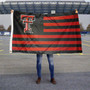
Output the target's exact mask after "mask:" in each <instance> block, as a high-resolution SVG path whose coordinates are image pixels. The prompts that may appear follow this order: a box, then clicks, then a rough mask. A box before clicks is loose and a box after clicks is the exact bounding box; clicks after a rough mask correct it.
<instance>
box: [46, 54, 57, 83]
mask: <svg viewBox="0 0 90 90" xmlns="http://www.w3.org/2000/svg"><path fill="white" fill-rule="evenodd" d="M47 58H48V63H49V70H50V76H51V83H53V84H56V81H55V79H54V62H53V54H47Z"/></svg>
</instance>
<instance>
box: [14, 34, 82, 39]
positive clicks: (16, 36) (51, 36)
mask: <svg viewBox="0 0 90 90" xmlns="http://www.w3.org/2000/svg"><path fill="white" fill-rule="evenodd" d="M13 38H81V35H19V34H14V35H13Z"/></svg>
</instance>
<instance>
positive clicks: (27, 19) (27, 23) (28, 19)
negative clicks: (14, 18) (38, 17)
mask: <svg viewBox="0 0 90 90" xmlns="http://www.w3.org/2000/svg"><path fill="white" fill-rule="evenodd" d="M21 20H22V21H23V23H24V24H25V28H24V33H26V32H28V33H33V32H32V28H31V24H33V22H34V21H35V16H34V15H21Z"/></svg>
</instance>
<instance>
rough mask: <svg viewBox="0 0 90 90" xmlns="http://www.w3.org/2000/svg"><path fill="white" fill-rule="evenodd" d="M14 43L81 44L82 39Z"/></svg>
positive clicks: (15, 42)
mask: <svg viewBox="0 0 90 90" xmlns="http://www.w3.org/2000/svg"><path fill="white" fill-rule="evenodd" d="M12 43H13V44H81V41H12Z"/></svg>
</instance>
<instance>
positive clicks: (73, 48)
mask: <svg viewBox="0 0 90 90" xmlns="http://www.w3.org/2000/svg"><path fill="white" fill-rule="evenodd" d="M12 50H20V51H72V50H82V49H81V47H55V48H53V47H50V48H48V49H47V48H41V47H40V48H39V47H12Z"/></svg>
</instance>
